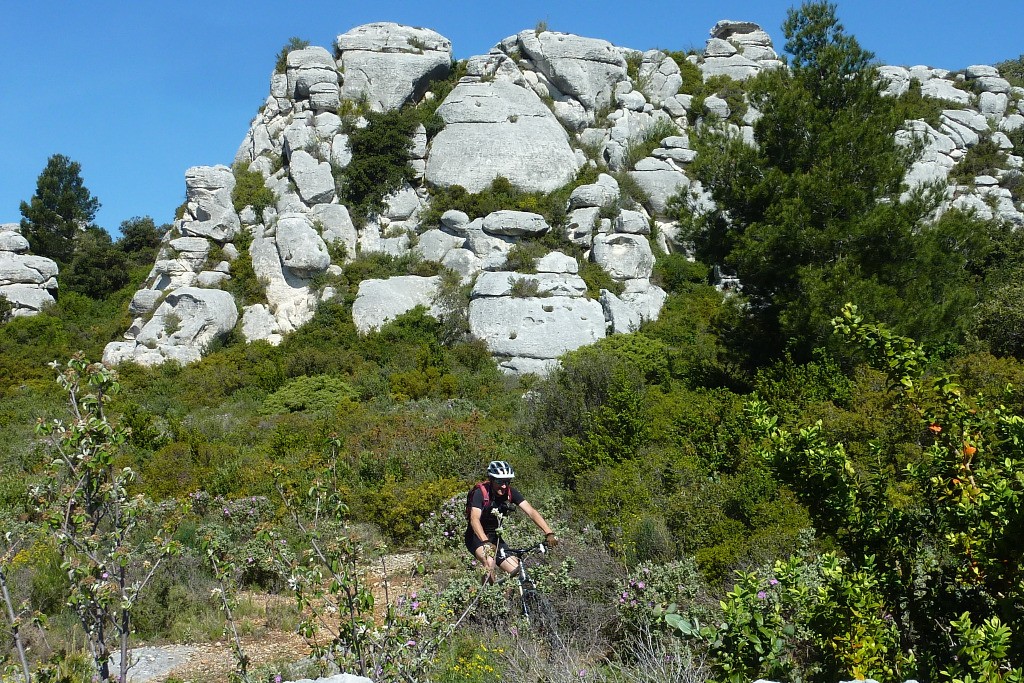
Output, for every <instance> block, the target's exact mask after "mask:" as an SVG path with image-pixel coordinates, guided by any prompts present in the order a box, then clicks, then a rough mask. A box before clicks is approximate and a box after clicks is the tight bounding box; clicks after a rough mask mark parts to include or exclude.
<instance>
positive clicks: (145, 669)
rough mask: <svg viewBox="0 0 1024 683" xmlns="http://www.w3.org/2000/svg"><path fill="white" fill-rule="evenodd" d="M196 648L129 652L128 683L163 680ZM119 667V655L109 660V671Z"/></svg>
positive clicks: (172, 647) (142, 649)
mask: <svg viewBox="0 0 1024 683" xmlns="http://www.w3.org/2000/svg"><path fill="white" fill-rule="evenodd" d="M196 650H197V648H196V647H195V646H193V645H163V646H160V647H137V648H135V649H134V650H132V651H131V654H130V655H129V661H130V662H131V663H132V665H131V668H130V669H128V681H129V683H146V682H147V681H151V680H153V679H156V678H163V677H165V676H167V674H169V673H170V672H171V671H173V670H174V669H176V668H178V667H179V666H182V665H183V664H185V663H186V662H188V661H189V660H190V659H192V656H193V655H195V653H196ZM120 666H121V653H119V652H118V653H116V654H114V656H112V657H111V658H110V668H111V671H112V672H113V671H118V670H119V668H120Z"/></svg>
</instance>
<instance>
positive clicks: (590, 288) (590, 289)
mask: <svg viewBox="0 0 1024 683" xmlns="http://www.w3.org/2000/svg"><path fill="white" fill-rule="evenodd" d="M579 274H580V277H581V278H582V279H583V281H584V282H585V283H586V284H587V298H589V299H599V298H600V297H601V290H602V289H607V290H608V291H609V292H611V293H612V294H614V295H616V296H618V295H619V294H622V292H624V291H625V290H626V285H625V284H623V283H622V282H619V281H618V280H614V279H612V276H611V275H609V274H608V271H606V270H605V269H604V268H602V267H601V266H599V265H597V264H596V263H594V262H593V261H584V262H583V264H582V265H581V266H580V273H579Z"/></svg>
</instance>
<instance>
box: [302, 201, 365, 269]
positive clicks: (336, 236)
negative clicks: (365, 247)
mask: <svg viewBox="0 0 1024 683" xmlns="http://www.w3.org/2000/svg"><path fill="white" fill-rule="evenodd" d="M309 217H310V219H311V220H312V221H313V224H314V227H315V226H316V224H318V223H319V224H320V226H321V232H320V238H321V239H322V240H323V241H324V244H325V245H326V244H331V243H333V242H338V243H341V244H343V245H345V258H346V259H348V260H351V259H353V258H355V256H356V245H357V244H358V241H359V234H358V233H357V231H356V226H355V224H353V223H352V217H351V216H350V215H349V213H348V209H347V208H346V207H345V206H344V205H342V204H317V205H316V206H314V207H313V209H312V210H311V211H310V212H309Z"/></svg>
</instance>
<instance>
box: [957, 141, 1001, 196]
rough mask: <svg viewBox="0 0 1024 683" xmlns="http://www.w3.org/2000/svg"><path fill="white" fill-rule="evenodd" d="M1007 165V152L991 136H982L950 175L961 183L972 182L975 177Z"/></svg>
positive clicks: (991, 172)
mask: <svg viewBox="0 0 1024 683" xmlns="http://www.w3.org/2000/svg"><path fill="white" fill-rule="evenodd" d="M1005 167H1006V152H1004V151H1003V150H1002V149H1001V148H1000V147H999V145H998V144H996V142H995V141H994V140H993V139H992V138H991V137H987V138H982V139H981V140H980V141H979V142H978V144H976V145H975V146H974V147H970V148H969V149H968V150H967V153H966V154H964V157H963V158H962V159H961V160H960V162H959V163H958V164H957V165H956V166H954V167H953V170H952V171H951V172H950V176H951V177H952V178H953V179H954V180H956V181H958V182H961V183H968V184H971V183H973V182H974V177H975V176H979V175H993V174H994V173H995V172H996V171H997V170H998V169H1001V168H1005Z"/></svg>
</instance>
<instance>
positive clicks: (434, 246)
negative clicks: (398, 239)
mask: <svg viewBox="0 0 1024 683" xmlns="http://www.w3.org/2000/svg"><path fill="white" fill-rule="evenodd" d="M465 243H466V238H465V237H460V236H459V235H453V234H451V233H450V232H446V231H444V230H441V229H438V228H434V229H433V230H427V231H426V232H424V233H423V234H422V235H420V238H419V241H418V242H417V243H416V246H415V247H413V251H415V252H416V253H417V254H419V255H420V258H422V259H423V260H424V261H437V262H439V263H440V262H442V261H443V259H444V257H445V255H446V254H447V253H448V252H449V251H451V250H452V249H461V248H462V245H464V244H465Z"/></svg>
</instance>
